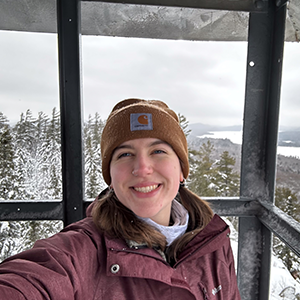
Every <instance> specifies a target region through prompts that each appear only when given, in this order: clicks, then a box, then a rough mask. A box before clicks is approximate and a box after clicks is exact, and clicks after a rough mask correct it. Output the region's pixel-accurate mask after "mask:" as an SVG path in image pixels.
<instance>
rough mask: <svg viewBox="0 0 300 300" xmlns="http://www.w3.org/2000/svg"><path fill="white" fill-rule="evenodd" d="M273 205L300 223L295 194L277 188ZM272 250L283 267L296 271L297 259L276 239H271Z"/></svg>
mask: <svg viewBox="0 0 300 300" xmlns="http://www.w3.org/2000/svg"><path fill="white" fill-rule="evenodd" d="M275 205H276V206H278V207H279V208H280V209H281V210H282V211H284V212H285V213H287V214H288V215H289V216H291V217H293V218H294V219H295V220H296V221H298V222H299V221H300V217H299V216H300V206H299V202H298V199H297V196H296V194H295V193H293V192H292V191H291V190H290V189H289V188H286V187H277V188H276V191H275ZM273 250H274V252H275V254H276V255H277V256H278V257H279V258H281V260H282V261H283V263H284V265H285V266H286V267H287V268H288V270H289V271H292V269H293V268H296V269H298V268H299V267H300V263H299V258H298V257H297V256H296V255H295V254H294V252H293V251H292V250H291V249H290V248H289V247H288V246H286V245H285V244H284V243H283V242H281V241H280V240H279V239H278V238H277V237H274V239H273Z"/></svg>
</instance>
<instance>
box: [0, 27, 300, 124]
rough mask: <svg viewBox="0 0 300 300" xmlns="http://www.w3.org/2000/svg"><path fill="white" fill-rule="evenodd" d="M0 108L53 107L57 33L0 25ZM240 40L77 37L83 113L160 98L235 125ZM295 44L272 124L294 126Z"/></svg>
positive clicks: (15, 111) (240, 88) (241, 78)
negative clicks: (134, 99)
mask: <svg viewBox="0 0 300 300" xmlns="http://www.w3.org/2000/svg"><path fill="white" fill-rule="evenodd" d="M0 39H1V47H0V111H2V112H3V113H4V114H5V115H6V117H7V118H8V119H9V120H10V121H11V122H15V121H17V120H18V119H19V116H20V114H21V113H22V112H25V111H26V110H27V109H30V110H31V111H32V112H33V114H34V116H37V113H38V112H39V111H43V112H45V113H46V114H51V111H52V109H53V108H54V107H57V108H59V89H58V59H57V36H56V35H55V34H39V33H24V32H8V31H0ZM246 52H247V43H246V42H227V43H225V42H224V43H223V42H193V41H169V40H151V39H133V38H114V37H99V36H97V37H92V36H83V37H82V78H83V87H82V95H83V105H84V116H85V118H87V116H88V115H89V114H92V115H93V114H94V113H95V112H98V113H99V114H100V116H101V118H102V119H106V117H107V115H108V114H109V112H110V110H111V108H112V107H113V105H114V104H115V103H117V102H118V101H120V100H122V99H126V98H130V97H138V98H143V99H160V100H163V101H165V102H166V103H167V104H168V105H169V106H170V107H171V108H172V109H174V110H175V111H176V112H177V113H181V114H183V115H184V116H186V117H187V119H188V120H189V122H190V123H198V122H199V123H203V124H211V125H216V124H218V125H222V126H229V125H241V124H242V118H243V106H244V94H245V75H246ZM299 76H300V44H296V43H286V45H285V57H284V70H283V79H282V80H283V82H282V96H281V117H280V124H281V125H285V126H296V127H300V121H299V112H300V100H299V94H300V93H299V89H300V86H299Z"/></svg>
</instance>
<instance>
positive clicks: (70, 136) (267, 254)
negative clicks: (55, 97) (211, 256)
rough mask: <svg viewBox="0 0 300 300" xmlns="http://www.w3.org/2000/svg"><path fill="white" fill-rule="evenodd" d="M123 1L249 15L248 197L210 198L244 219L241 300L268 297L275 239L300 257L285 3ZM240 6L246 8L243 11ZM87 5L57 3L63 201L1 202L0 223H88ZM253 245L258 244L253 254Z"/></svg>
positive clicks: (70, 0)
mask: <svg viewBox="0 0 300 300" xmlns="http://www.w3.org/2000/svg"><path fill="white" fill-rule="evenodd" d="M103 2H106V1H103ZM107 2H116V3H118V2H120V1H117V0H116V1H107ZM221 2H222V4H220V3H221ZM122 3H132V4H141V5H143V4H148V5H159V4H160V5H166V6H182V7H198V8H210V9H227V10H245V11H249V12H250V20H249V35H248V58H247V80H246V96H245V109H244V126H243V145H242V162H241V191H240V192H241V193H240V194H241V196H240V197H239V198H205V199H207V200H208V201H209V202H210V203H211V204H212V206H213V208H214V211H215V212H216V213H218V214H220V215H222V216H239V217H240V223H239V252H238V283H239V288H240V292H241V296H242V299H253V300H254V299H263V300H265V299H268V295H269V288H268V287H269V281H270V261H271V246H272V240H271V238H272V233H275V234H276V235H277V236H278V237H279V238H280V239H281V240H282V241H283V242H284V243H286V244H287V245H288V246H289V247H290V248H291V249H292V250H293V251H294V252H295V253H296V254H297V255H298V256H300V243H299V241H300V224H299V223H297V222H296V221H295V220H294V219H292V218H291V217H289V216H288V215H286V214H285V213H283V212H282V211H281V210H280V209H279V208H277V207H276V206H274V204H273V202H274V188H275V175H276V149H277V134H278V118H279V103H280V85H281V73H282V59H283V46H284V30H285V16H286V1H275V0H269V1H267V0H263V1H193V0H191V1H186V0H174V1H169V0H157V1H155V0H153V1H150V0H149V1H139V0H136V1H135V0H132V1H125V2H124V1H122ZM233 3H234V4H236V6H235V7H234V8H233V7H232V5H233ZM241 3H244V4H243V5H246V6H247V7H241V6H239V5H242V4H241ZM80 7H81V1H80V0H57V23H58V41H59V74H60V101H61V124H62V125H61V126H62V127H61V130H62V168H63V171H62V172H63V201H56V202H55V201H54V202H49V201H19V202H13V201H0V220H3V221H4V220H58V219H59V220H63V221H64V223H65V224H66V225H67V224H70V223H72V222H75V221H77V220H80V219H81V218H83V217H84V213H85V208H86V207H87V205H88V204H89V203H90V202H87V201H84V200H83V199H84V172H83V166H84V164H83V147H82V109H81V107H82V103H81V56H80V51H81V47H80V36H81V33H80V32H81V26H80V19H81V17H80V16H81V8H80ZM250 62H251V64H250ZM253 64H254V65H253ZM249 245H253V246H252V248H251V250H250V249H249ZM254 245H255V246H254ZM245 274H247V276H245Z"/></svg>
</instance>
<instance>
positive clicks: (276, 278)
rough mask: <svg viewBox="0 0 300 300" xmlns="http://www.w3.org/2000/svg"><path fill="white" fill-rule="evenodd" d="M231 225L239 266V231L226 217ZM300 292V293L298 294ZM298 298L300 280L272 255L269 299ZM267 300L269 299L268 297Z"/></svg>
mask: <svg viewBox="0 0 300 300" xmlns="http://www.w3.org/2000/svg"><path fill="white" fill-rule="evenodd" d="M224 220H225V221H226V222H227V224H228V225H229V226H230V230H231V234H230V237H231V239H230V241H231V247H232V251H233V255H234V259H235V265H236V267H237V252H238V233H237V231H236V230H235V228H234V227H233V226H232V224H231V223H230V222H229V221H228V220H227V219H226V218H224ZM297 294H299V295H297ZM284 299H285V300H298V299H300V281H296V280H295V279H294V278H293V277H292V275H291V274H290V272H289V271H288V270H287V268H286V267H285V266H284V264H283V262H282V261H281V260H280V259H279V258H277V257H275V256H274V255H273V256H272V266H271V279H270V297H269V300H284ZM266 300H267V299H266Z"/></svg>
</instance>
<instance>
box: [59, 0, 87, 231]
mask: <svg viewBox="0 0 300 300" xmlns="http://www.w3.org/2000/svg"><path fill="white" fill-rule="evenodd" d="M80 4H81V1H80V0H58V1H57V25H58V29H57V30H58V49H59V79H60V80H59V82H60V112H61V137H62V141H61V142H62V143H61V149H62V179H63V203H64V223H65V225H67V224H70V223H73V222H75V221H78V220H80V219H81V218H82V217H83V210H82V201H83V198H84V175H83V174H84V172H83V168H84V162H83V141H82V120H83V119H82V101H81V53H80V51H81V49H80V38H81V36H80V31H81V22H80V12H81V8H80Z"/></svg>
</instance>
